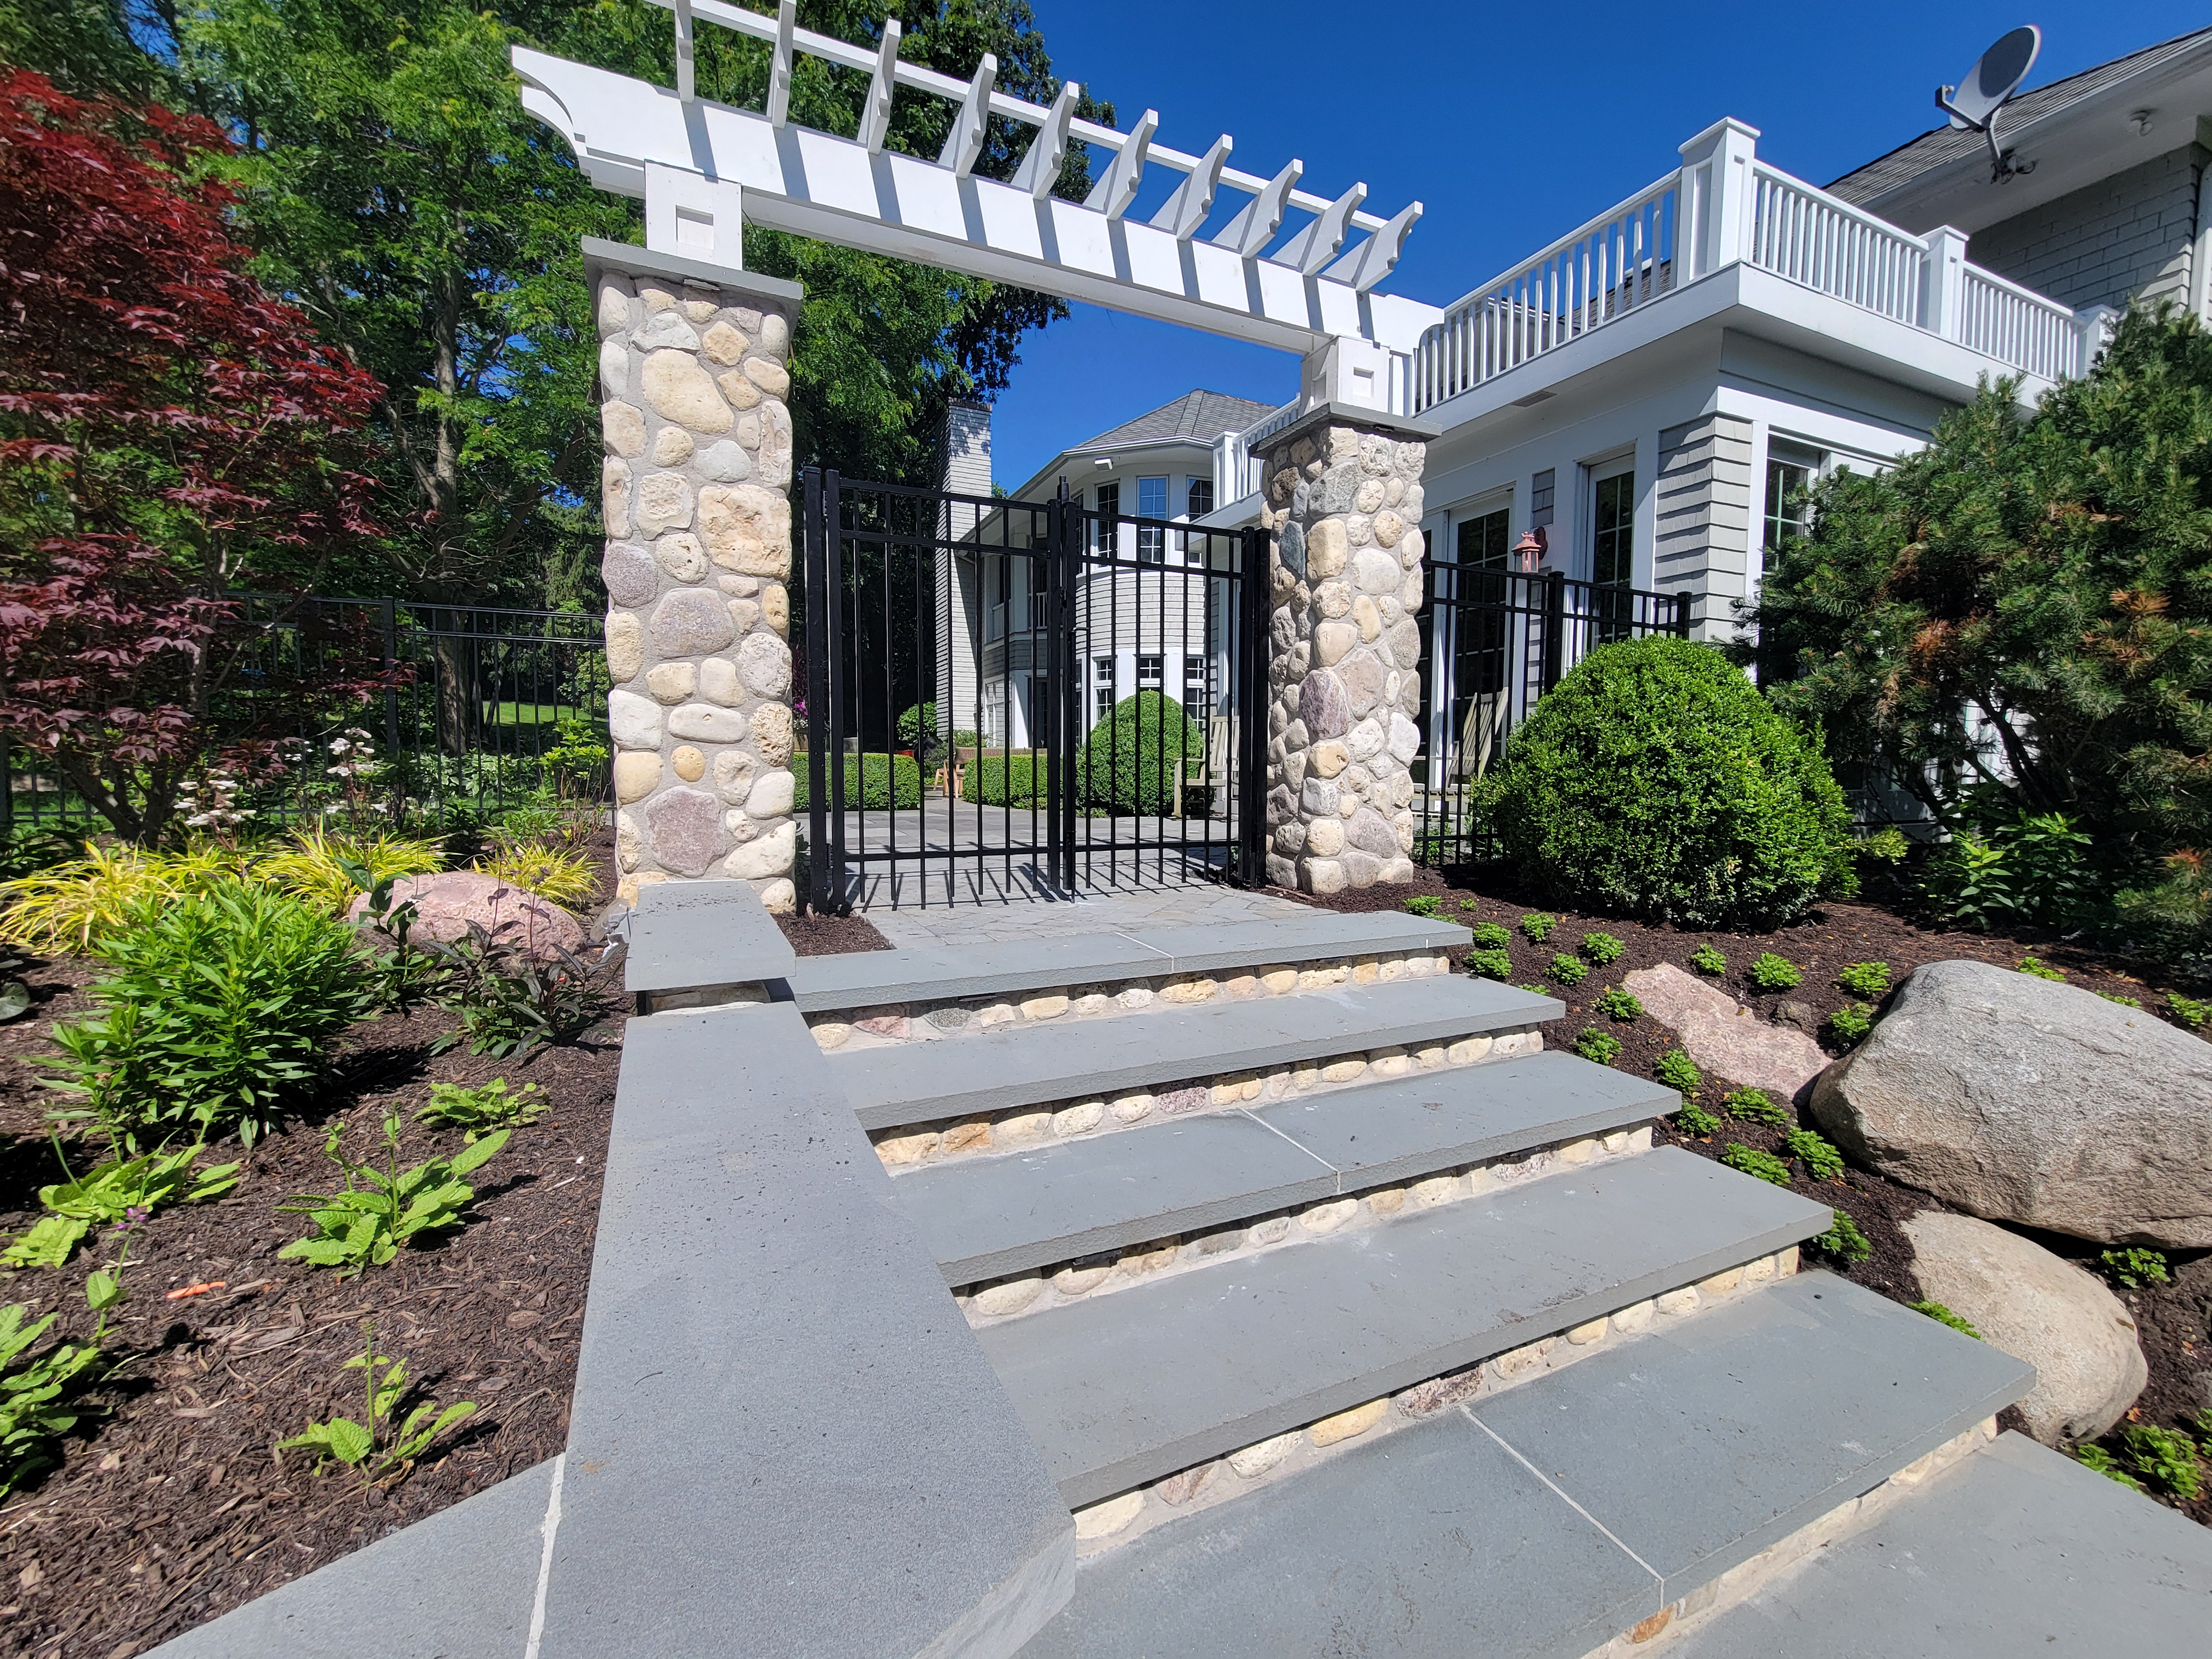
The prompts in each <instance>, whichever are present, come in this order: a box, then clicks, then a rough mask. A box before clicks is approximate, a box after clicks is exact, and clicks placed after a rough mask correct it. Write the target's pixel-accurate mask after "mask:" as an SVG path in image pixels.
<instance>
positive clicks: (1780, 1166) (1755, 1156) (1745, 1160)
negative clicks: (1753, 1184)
mask: <svg viewBox="0 0 2212 1659" xmlns="http://www.w3.org/2000/svg"><path fill="white" fill-rule="evenodd" d="M1721 1162H1722V1163H1723V1164H1727V1165H1728V1166H1729V1169H1731V1170H1741V1171H1743V1173H1744V1174H1746V1175H1747V1176H1757V1177H1758V1178H1759V1180H1761V1181H1771V1182H1773V1183H1774V1184H1775V1185H1776V1186H1778V1187H1787V1186H1788V1185H1789V1184H1790V1166H1789V1165H1788V1164H1784V1162H1783V1161H1782V1160H1781V1159H1780V1158H1777V1157H1775V1156H1774V1154H1773V1153H1771V1152H1760V1151H1759V1149H1758V1148H1757V1147H1756V1146H1745V1145H1744V1144H1743V1143H1742V1142H1741V1141H1740V1140H1731V1141H1730V1142H1729V1145H1728V1150H1727V1151H1726V1152H1723V1153H1722V1154H1721Z"/></svg>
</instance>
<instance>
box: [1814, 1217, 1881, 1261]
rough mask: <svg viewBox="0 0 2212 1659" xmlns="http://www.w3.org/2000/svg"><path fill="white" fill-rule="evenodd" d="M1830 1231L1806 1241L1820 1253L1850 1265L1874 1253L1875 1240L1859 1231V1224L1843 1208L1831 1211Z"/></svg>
mask: <svg viewBox="0 0 2212 1659" xmlns="http://www.w3.org/2000/svg"><path fill="white" fill-rule="evenodd" d="M1830 1214H1831V1217H1832V1219H1831V1220H1830V1222H1829V1225H1828V1231H1826V1232H1825V1233H1819V1234H1815V1235H1814V1237H1811V1238H1809V1239H1808V1240H1807V1241H1806V1243H1808V1244H1809V1245H1810V1246H1811V1247H1812V1248H1813V1249H1814V1250H1816V1251H1818V1252H1819V1253H1820V1255H1825V1256H1827V1257H1830V1258H1831V1259H1832V1260H1834V1261H1840V1262H1843V1263H1844V1265H1845V1266H1847V1267H1848V1266H1850V1265H1851V1264H1853V1263H1855V1262H1860V1261H1865V1260H1866V1259H1867V1258H1868V1257H1869V1256H1870V1255H1873V1254H1874V1242H1873V1241H1872V1240H1871V1239H1869V1237H1867V1236H1866V1235H1865V1234H1864V1233H1863V1232H1861V1231H1859V1224H1858V1223H1857V1222H1856V1221H1854V1220H1852V1219H1851V1218H1850V1215H1849V1214H1847V1213H1846V1212H1844V1211H1842V1210H1835V1211H1832V1212H1830Z"/></svg>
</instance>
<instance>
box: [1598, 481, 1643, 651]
mask: <svg viewBox="0 0 2212 1659" xmlns="http://www.w3.org/2000/svg"><path fill="white" fill-rule="evenodd" d="M1591 524H1592V526H1593V533H1592V537H1591V544H1590V551H1591V558H1590V573H1591V580H1593V581H1595V583H1596V584H1597V585H1598V586H1599V587H1601V588H1614V589H1625V588H1626V587H1627V586H1629V584H1630V582H1631V581H1632V580H1633V579H1634V577H1635V574H1636V475H1635V474H1634V473H1633V472H1616V473H1614V474H1613V476H1612V477H1609V478H1600V479H1599V480H1598V481H1597V501H1596V507H1595V513H1594V515H1593V517H1592V520H1591ZM1635 603H1636V602H1635V600H1634V599H1632V598H1631V597H1630V596H1629V595H1628V594H1627V593H1626V592H1616V593H1602V592H1601V593H1595V594H1592V595H1591V597H1590V608H1591V610H1592V611H1594V612H1595V616H1596V618H1597V643H1598V644H1600V645H1607V644H1610V643H1611V642H1612V641H1614V640H1625V639H1626V638H1627V637H1628V636H1629V635H1630V634H1631V633H1632V631H1633V630H1632V629H1631V627H1630V625H1629V624H1630V621H1631V618H1632V607H1633V606H1634V605H1635Z"/></svg>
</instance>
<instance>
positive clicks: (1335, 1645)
mask: <svg viewBox="0 0 2212 1659" xmlns="http://www.w3.org/2000/svg"><path fill="white" fill-rule="evenodd" d="M1653 1156H1654V1158H1656V1157H1657V1156H1658V1155H1657V1154H1654V1155H1653ZM1650 1161H1652V1160H1651V1159H1638V1160H1635V1162H1638V1163H1648V1162H1650ZM1723 1173H1725V1172H1723ZM1157 1357H1158V1356H1157V1354H1154V1355H1150V1356H1148V1359H1152V1358H1157ZM2032 1382H2033V1373H2032V1372H2031V1371H2030V1370H2028V1369H2027V1367H2025V1366H2023V1365H2021V1364H2020V1363H2019V1362H2018V1361H2017V1360H2014V1359H2011V1358H2008V1356H2006V1355H2004V1354H2002V1353H1999V1352H1996V1350H1995V1349H1992V1348H1990V1347H1988V1346H1985V1345H1984V1344H1979V1343H1976V1342H1974V1341H1973V1340H1972V1339H1970V1338H1966V1337H1962V1336H1960V1335H1959V1334H1957V1333H1955V1332H1953V1331H1949V1330H1947V1329H1946V1328H1943V1327H1942V1326H1940V1325H1938V1324H1937V1323H1936V1322H1935V1321H1933V1320H1930V1319H1925V1318H1923V1317H1922V1316H1920V1315H1918V1314H1916V1313H1913V1312H1911V1310H1908V1309H1905V1308H1902V1307H1899V1306H1898V1305H1897V1304H1894V1303H1892V1302H1888V1301H1886V1300H1884V1299H1883V1298H1881V1297H1877V1296H1875V1295H1874V1294H1873V1293H1872V1292H1871V1291H1863V1290H1861V1289H1859V1288H1858V1287H1857V1286H1856V1285H1850V1284H1849V1283H1848V1282H1846V1281H1844V1280H1842V1279H1836V1278H1834V1277H1832V1276H1831V1275H1829V1274H1826V1273H1802V1274H1798V1275H1796V1276H1794V1277H1791V1278H1789V1279H1783V1280H1781V1281H1780V1282H1778V1284H1776V1285H1772V1286H1771V1287H1770V1288H1767V1289H1765V1290H1759V1291H1753V1292H1751V1293H1749V1294H1747V1295H1745V1296H1742V1297H1738V1298H1735V1299H1734V1300H1732V1301H1729V1302H1727V1303H1724V1304H1721V1305H1720V1306H1719V1307H1717V1308H1715V1309H1711V1310H1706V1311H1703V1312H1700V1313H1699V1314H1697V1315H1696V1316H1693V1317H1691V1318H1687V1319H1683V1320H1680V1321H1670V1322H1662V1324H1661V1325H1660V1326H1659V1327H1657V1328H1656V1329H1655V1330H1654V1331H1653V1332H1652V1333H1651V1334H1649V1335H1645V1336H1642V1337H1638V1338H1636V1339H1634V1340H1630V1341H1626V1342H1622V1343H1620V1344H1619V1345H1618V1346H1611V1347H1606V1348H1601V1349H1599V1350H1597V1351H1596V1352H1594V1353H1592V1354H1591V1355H1590V1356H1589V1358H1584V1359H1582V1360H1580V1361H1578V1362H1577V1363H1576V1364H1572V1365H1569V1366H1566V1367H1565V1368H1563V1369H1561V1370H1556V1371H1552V1372H1549V1373H1547V1374H1545V1375H1543V1376H1539V1377H1537V1378H1535V1379H1534V1380H1533V1381H1531V1382H1529V1383H1525V1384H1523V1385H1522V1386H1521V1387H1519V1388H1516V1389H1507V1390H1505V1391H1504V1392H1503V1393H1500V1394H1497V1395H1491V1396H1489V1397H1488V1398H1486V1399H1483V1400H1480V1401H1473V1402H1470V1403H1468V1404H1467V1405H1464V1406H1462V1407H1460V1408H1459V1409H1457V1410H1455V1411H1452V1412H1449V1413H1443V1414H1441V1415H1439V1416H1437V1417H1435V1418H1431V1419H1428V1420H1426V1421H1424V1422H1420V1423H1416V1424H1413V1425H1409V1426H1407V1427H1405V1428H1402V1429H1400V1430H1398V1431H1395V1433H1392V1434H1389V1435H1387V1436H1383V1437H1380V1438H1377V1439H1376V1440H1373V1441H1370V1442H1366V1443H1355V1444H1354V1445H1352V1447H1351V1448H1350V1449H1348V1450H1346V1451H1345V1452H1342V1453H1340V1454H1339V1455H1334V1456H1333V1457H1330V1458H1328V1459H1327V1460H1325V1461H1323V1462H1321V1463H1320V1464H1318V1465H1316V1467H1314V1468H1311V1469H1309V1470H1307V1471H1306V1472H1304V1474H1298V1475H1296V1476H1294V1477H1292V1478H1291V1479H1288V1480H1280V1481H1279V1482H1276V1483H1273V1484H1272V1485H1269V1486H1265V1487H1262V1488H1260V1489H1258V1490H1255V1491H1254V1492H1249V1493H1247V1494H1245V1495H1243V1496H1242V1497H1240V1498H1237V1500H1236V1501H1235V1502H1233V1503H1231V1504H1223V1505H1219V1506H1217V1507H1215V1508H1212V1509H1210V1510H1200V1511H1199V1512H1197V1513H1194V1514H1192V1515H1190V1516H1186V1517H1180V1518H1177V1519H1175V1520H1171V1521H1169V1522H1166V1523H1165V1524H1164V1525H1161V1526H1159V1527H1157V1528H1154V1529H1152V1531H1151V1532H1148V1533H1146V1534H1144V1535H1142V1536H1141V1537H1139V1538H1137V1539H1135V1540H1133V1541H1131V1542H1130V1543H1128V1544H1127V1545H1125V1546H1123V1547H1120V1548H1118V1549H1115V1550H1111V1551H1109V1552H1107V1553H1103V1554H1101V1555H1098V1556H1095V1557H1092V1558H1091V1559H1089V1560H1087V1561H1085V1563H1084V1565H1083V1566H1082V1567H1081V1569H1080V1570H1079V1571H1078V1573H1077V1576H1076V1591H1075V1599H1074V1600H1073V1601H1072V1602H1071V1603H1070V1604H1069V1606H1068V1607H1067V1608H1066V1611H1064V1612H1063V1613H1061V1614H1060V1617H1059V1618H1058V1619H1056V1620H1054V1621H1053V1622H1052V1623H1051V1624H1050V1625H1048V1626H1046V1627H1045V1629H1044V1630H1043V1631H1042V1632H1039V1633H1038V1635H1037V1636H1036V1638H1034V1639H1033V1640H1032V1641H1031V1642H1030V1645H1029V1646H1028V1647H1027V1648H1025V1649H1024V1650H1023V1653H1024V1659H1109V1656H1111V1659H1128V1656H1139V1655H1149V1656H1154V1659H1171V1656H1182V1655H1193V1654H1204V1655H1206V1656H1207V1659H1281V1656H1285V1655H1306V1654H1317V1653H1323V1652H1327V1653H1357V1654H1359V1655H1362V1656H1364V1659H1467V1656H1470V1655H1480V1656H1481V1659H1581V1656H1583V1655H1585V1654H1587V1653H1589V1651H1590V1650H1592V1649H1594V1648H1595V1647H1597V1646H1599V1645H1601V1644H1603V1643H1605V1642H1606V1641H1608V1640H1609V1639H1611V1638H1613V1636H1615V1635H1617V1634H1619V1633H1620V1632H1622V1631H1625V1630H1627V1629H1629V1628H1631V1627H1632V1626H1634V1625H1636V1624H1637V1623H1638V1622H1639V1621H1641V1620H1644V1619H1645V1618H1648V1617H1650V1615H1651V1614H1653V1613H1656V1612H1658V1611H1659V1610H1660V1609H1661V1608H1662V1607H1666V1606H1667V1605H1668V1604H1669V1603H1671V1602H1673V1601H1678V1600H1680V1598H1681V1597H1682V1596H1683V1595H1686V1594H1687V1593H1688V1592H1689V1591H1691V1590H1692V1589H1697V1588H1698V1587H1699V1585H1701V1584H1703V1583H1709V1582H1711V1579H1712V1578H1713V1577H1717V1575H1718V1574H1719V1573H1721V1572H1723V1571H1726V1570H1727V1569H1728V1568H1729V1566H1732V1565H1735V1564H1736V1563H1737V1562H1740V1561H1742V1560H1745V1559H1748V1558H1749V1557H1750V1556H1752V1555H1753V1554H1755V1553H1758V1551H1759V1550H1760V1549H1763V1548H1765V1547H1766V1546H1767V1545H1769V1544H1771V1543H1772V1542H1774V1541H1777V1540H1778V1539H1779V1538H1782V1537H1784V1536H1786V1535H1788V1534H1790V1533H1791V1532H1793V1531H1795V1530H1796V1528H1799V1527H1801V1526H1803V1525H1805V1524H1807V1523H1808V1522H1812V1521H1814V1520H1817V1519H1819V1518H1820V1516H1823V1515H1825V1514H1826V1513H1827V1512H1828V1511H1829V1510H1832V1509H1833V1508H1834V1507H1836V1506H1837V1505H1838V1504H1840V1503H1842V1502H1844V1500H1845V1499H1847V1498H1852V1497H1856V1496H1857V1495H1858V1494H1859V1493H1860V1492H1865V1491H1868V1490H1869V1489H1871V1488H1872V1487H1874V1486H1878V1485H1879V1484H1881V1481H1883V1480H1887V1478H1888V1477H1889V1476H1890V1475H1892V1474H1895V1473H1896V1472H1897V1471H1898V1470H1899V1469H1901V1468H1904V1467H1905V1465H1907V1464H1908V1463H1911V1462H1913V1461H1914V1460H1915V1459H1917V1458H1918V1457H1920V1456H1922V1455H1924V1454H1925V1453H1927V1452H1929V1451H1931V1450H1933V1449H1935V1448H1936V1447H1937V1446H1940V1445H1942V1444H1943V1443H1945V1442H1946V1441H1948V1440H1949V1439H1951V1438H1952V1437H1954V1436H1956V1435H1958V1434H1960V1433H1962V1432H1964V1431H1966V1429H1968V1428H1970V1427H1971V1426H1972V1425H1974V1424H1975V1423H1977V1422H1978V1421H1980V1420H1981V1419H1984V1418H1985V1417H1987V1416H1989V1415H1990V1413H1993V1412H1995V1411H1996V1410H1998V1409H1999V1408H2001V1407H2002V1406H2004V1405H2006V1404H2008V1403H2009V1402H2010V1401H2013V1400H2015V1399H2016V1398H2018V1397H2019V1395H2021V1393H2023V1392H2024V1391H2025V1390H2026V1389H2027V1388H2028V1387H2029V1386H2030V1384H2031V1383H2032ZM1977 1461H1978V1459H1976V1458H1972V1457H1970V1458H1968V1459H1967V1460H1966V1462H1967V1463H1969V1464H1971V1463H1972V1462H1977ZM1218 1478H1219V1477H1218ZM1964 1520H1965V1518H1964V1517H1963V1516H1962V1517H1961V1521H1962V1522H1964ZM1966 1524H1968V1525H1971V1523H1970V1522H1969V1523H1966ZM1936 1588H1937V1589H1938V1592H1939V1593H1940V1589H1941V1586H1940V1583H1939V1585H1938V1586H1937V1587H1936ZM2200 1600H2201V1598H2200ZM1829 1617H1830V1619H1831V1620H1832V1623H1831V1626H1830V1628H1831V1630H1832V1638H1831V1641H1830V1644H1829V1645H1826V1646H1822V1647H1820V1648H1818V1649H1817V1650H1815V1649H1811V1648H1805V1647H1800V1646H1798V1645H1796V1644H1792V1643H1791V1642H1789V1641H1786V1640H1785V1641H1780V1642H1770V1643H1768V1644H1765V1645H1764V1646H1758V1645H1752V1646H1746V1647H1743V1648H1741V1649H1735V1648H1731V1649H1728V1650H1725V1656H1723V1654H1721V1653H1715V1654H1711V1655H1706V1654H1705V1653H1704V1652H1702V1650H1697V1649H1674V1651H1675V1652H1678V1653H1693V1654H1695V1655H1696V1656H1697V1659H1736V1656H1737V1655H1738V1654H1739V1653H1741V1654H1742V1655H1743V1656H1746V1659H1747V1656H1749V1655H1751V1654H1753V1653H1756V1654H1758V1655H1759V1656H1760V1659H1768V1656H1774V1655H1788V1656H1790V1659H1804V1656H1806V1655H1808V1654H1809V1653H1812V1652H1814V1651H1818V1652H1819V1653H1820V1654H1822V1655H1826V1654H1829V1653H1833V1654H1835V1655H1837V1656H1838V1659H1840V1656H1842V1655H1844V1654H1846V1653H1848V1654H1851V1655H1853V1656H1858V1655H1865V1654H1880V1655H1882V1656H1885V1659H1887V1656H1891V1655H1894V1654H1904V1653H1918V1652H1922V1651H1923V1650H1922V1649H1919V1648H1909V1647H1891V1646H1886V1645H1883V1644H1881V1643H1879V1642H1867V1641H1865V1640H1864V1639H1863V1638H1864V1634H1865V1631H1866V1629H1867V1626H1866V1625H1865V1624H1864V1622H1863V1619H1862V1617H1861V1616H1860V1613H1859V1611H1858V1610H1857V1609H1856V1608H1854V1607H1851V1606H1850V1604H1849V1603H1847V1602H1839V1603H1838V1605H1837V1607H1835V1608H1834V1609H1832V1612H1831V1613H1830V1615H1829ZM1924 1651H1926V1652H1928V1653H1929V1655H1930V1656H1931V1659H1933V1656H1934V1655H1935V1654H1936V1653H1937V1652H1939V1651H1940V1652H1942V1653H1943V1654H1944V1656H1945V1659H1950V1656H1951V1653H1952V1651H1953V1650H1938V1649H1934V1648H1929V1649H1926V1650H1924ZM1989 1651H1990V1652H1991V1653H1992V1654H1994V1653H1995V1652H1996V1651H1998V1650H1996V1649H1991V1650H1989ZM2004 1651H2007V1652H2008V1653H2010V1654H2014V1655H2018V1654H2024V1653H2028V1652H2038V1653H2040V1652H2044V1651H2046V1650H2045V1649H2044V1648H2041V1647H2035V1648H2029V1647H2025V1646H2022V1647H2015V1648H2012V1649H2009V1650H2004ZM2081 1651H2087V1650H2081ZM2104 1651H2106V1652H2119V1651H2129V1652H2132V1651H2134V1650H2132V1649H2130V1648H2126V1647H2125V1646H2124V1645H2121V1646H2116V1647H2112V1648H2107V1649H2106V1650H2104Z"/></svg>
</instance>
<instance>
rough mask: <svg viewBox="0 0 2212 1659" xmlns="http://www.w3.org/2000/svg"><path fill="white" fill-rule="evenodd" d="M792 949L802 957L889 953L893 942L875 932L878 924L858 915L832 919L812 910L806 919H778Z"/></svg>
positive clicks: (832, 917)
mask: <svg viewBox="0 0 2212 1659" xmlns="http://www.w3.org/2000/svg"><path fill="white" fill-rule="evenodd" d="M775 921H776V926H777V927H781V928H782V929H783V936H784V938H786V939H789V940H790V941H791V948H792V949H793V951H796V952H797V953H798V954H799V955H800V956H802V957H835V956H842V955H843V954H844V953H845V952H846V951H888V950H890V948H891V942H890V940H889V939H885V938H884V936H883V935H882V934H881V933H878V932H877V931H876V924H875V923H873V922H872V921H869V920H868V919H867V918H866V916H864V915H858V914H857V913H856V914H854V915H849V916H829V915H822V914H820V913H819V912H818V911H813V910H810V911H808V912H807V913H806V914H805V915H803V916H778V917H777V918H776V919H775Z"/></svg>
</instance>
